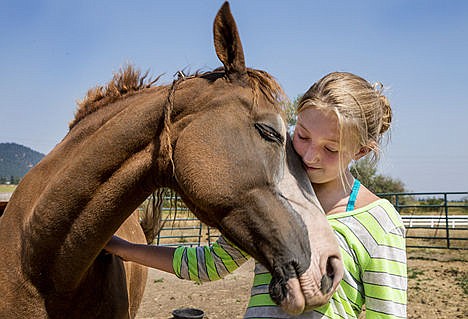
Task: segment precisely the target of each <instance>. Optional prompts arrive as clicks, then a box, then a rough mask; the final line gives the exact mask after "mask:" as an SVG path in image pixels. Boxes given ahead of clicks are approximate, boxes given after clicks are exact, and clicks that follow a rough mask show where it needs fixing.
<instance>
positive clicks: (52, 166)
mask: <svg viewBox="0 0 468 319" xmlns="http://www.w3.org/2000/svg"><path fill="white" fill-rule="evenodd" d="M165 98H166V96H165V94H161V93H155V94H154V96H153V94H151V97H150V98H148V95H147V96H146V97H145V96H141V97H140V96H133V97H130V98H129V99H126V100H125V101H120V102H117V103H127V104H129V105H128V106H126V107H121V109H120V111H119V112H117V113H115V112H114V113H115V114H113V116H112V117H110V118H106V117H105V116H104V113H103V114H99V113H96V114H90V115H88V117H87V118H85V119H83V120H82V123H79V124H78V125H77V126H76V127H75V128H74V129H73V130H72V131H71V132H70V133H69V134H68V135H67V136H66V137H65V139H64V140H63V141H62V142H61V143H60V144H59V145H58V146H57V147H56V148H55V149H54V150H53V151H52V152H51V153H50V154H49V155H48V156H47V157H46V158H45V159H44V161H42V162H41V163H40V164H39V165H38V166H37V167H36V168H34V169H33V170H32V171H31V173H30V175H29V176H27V179H26V180H25V183H26V184H27V183H28V182H29V183H30V184H33V183H35V182H34V180H35V179H36V178H37V177H42V178H45V179H44V180H45V184H43V185H38V187H40V189H38V187H35V188H33V189H28V187H27V186H26V187H22V188H20V191H22V192H23V195H24V197H23V198H28V197H29V199H31V203H33V207H30V210H31V212H32V213H31V215H30V216H29V218H28V220H27V223H26V225H25V228H26V232H25V233H26V236H27V237H28V238H27V241H28V242H29V244H30V245H31V248H30V250H29V254H28V256H29V258H31V261H30V264H31V267H32V269H30V271H31V272H33V273H36V274H37V273H42V274H43V273H44V272H45V271H49V272H50V274H49V275H50V276H54V277H55V278H54V284H55V285H56V287H55V289H59V290H60V289H62V288H63V289H64V290H66V289H70V288H72V287H73V286H76V285H77V284H78V283H79V280H80V276H81V275H83V273H84V271H86V269H87V267H89V265H90V264H91V262H92V261H93V260H94V259H95V258H96V256H97V255H98V254H99V252H100V250H101V249H102V247H103V246H104V244H105V242H106V241H107V240H108V239H109V237H110V236H111V235H112V234H113V233H114V232H115V231H116V230H117V229H118V227H119V226H120V225H121V224H122V223H123V221H124V220H125V219H126V218H127V217H128V216H129V215H130V214H131V213H132V212H133V211H134V209H135V208H136V207H137V206H138V205H139V204H140V203H141V202H142V201H143V200H144V199H145V198H146V197H147V196H148V195H149V194H150V193H151V192H152V191H153V190H154V189H155V187H157V186H160V185H157V184H156V183H157V181H156V180H157V179H160V180H164V179H165V176H164V172H163V171H165V170H166V168H165V167H158V165H159V164H158V163H159V162H160V163H164V161H163V160H161V161H158V156H159V138H158V135H159V133H160V132H161V130H162V127H163V125H162V118H163V111H162V109H163V107H162V106H163V104H164V103H165ZM130 104H132V105H130ZM107 107H108V108H112V107H113V106H112V105H109V106H107ZM103 111H104V110H103ZM99 116H101V119H100V118H99ZM99 121H105V124H104V125H102V126H101V127H99V128H94V126H96V125H95V123H98V122H99ZM87 125H88V126H89V127H88V128H86V126H87ZM155 159H156V160H155ZM158 172H159V174H158ZM34 267H35V268H34ZM52 274H53V275H52ZM72 274H73V275H72Z"/></svg>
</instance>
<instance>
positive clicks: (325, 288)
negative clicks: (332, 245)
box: [320, 258, 335, 294]
mask: <svg viewBox="0 0 468 319" xmlns="http://www.w3.org/2000/svg"><path fill="white" fill-rule="evenodd" d="M326 270H327V273H326V274H325V275H323V277H322V280H321V281H320V291H321V292H322V293H323V294H327V293H329V292H330V290H331V289H332V287H333V277H334V275H335V270H334V269H333V265H332V263H331V261H330V258H328V260H327V268H326Z"/></svg>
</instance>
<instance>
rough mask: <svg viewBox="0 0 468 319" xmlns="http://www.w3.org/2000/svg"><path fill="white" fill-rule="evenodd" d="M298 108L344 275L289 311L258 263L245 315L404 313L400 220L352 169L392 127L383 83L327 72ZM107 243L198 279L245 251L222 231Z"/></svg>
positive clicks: (297, 137) (299, 135) (310, 167)
mask: <svg viewBox="0 0 468 319" xmlns="http://www.w3.org/2000/svg"><path fill="white" fill-rule="evenodd" d="M297 115H298V117H297V124H296V128H295V132H294V137H293V144H294V148H295V149H296V151H297V153H298V154H299V155H300V156H301V158H302V161H303V165H304V168H305V169H306V170H307V173H308V176H309V178H310V181H311V182H312V185H313V187H314V189H315V192H316V194H317V197H318V199H319V201H320V203H321V205H322V207H323V209H324V211H325V212H326V214H327V217H328V220H329V222H330V224H331V226H332V227H333V229H334V231H335V234H336V236H337V238H338V242H339V243H340V247H341V254H342V256H343V261H344V266H345V275H344V278H343V280H342V281H341V283H340V286H339V287H338V289H337V290H336V292H335V293H334V294H333V297H332V298H331V299H330V301H329V302H328V303H327V304H325V305H324V306H322V307H319V308H316V309H314V310H311V311H307V312H305V313H303V314H301V315H300V316H289V315H288V314H286V313H284V312H283V311H282V310H281V308H280V307H279V306H277V305H276V304H275V303H274V302H273V301H272V300H271V298H270V296H269V293H268V285H269V283H270V280H271V275H270V274H269V273H268V271H267V270H266V268H264V267H263V266H262V265H261V264H259V263H257V264H256V266H255V278H254V282H253V287H252V290H251V298H250V301H249V304H248V306H247V310H246V313H245V316H244V318H357V317H358V316H359V314H360V313H361V311H362V308H363V306H364V305H365V309H366V310H365V313H366V317H367V318H406V288H407V277H406V252H405V239H404V227H403V223H402V221H401V219H400V216H399V214H398V212H397V211H396V210H395V208H394V207H393V206H392V205H391V204H390V202H388V201H387V200H385V199H380V198H379V197H377V196H376V195H375V194H373V193H372V192H371V191H369V190H368V189H367V188H366V187H365V186H363V185H361V184H360V182H359V181H358V180H357V179H355V178H354V177H353V176H352V175H351V173H350V170H349V165H350V163H351V162H352V161H354V160H358V159H360V158H361V157H363V156H365V155H368V154H369V155H373V156H374V159H376V158H377V155H378V150H379V143H380V141H381V138H382V136H383V134H384V133H385V132H386V131H387V130H388V129H389V127H390V122H391V119H392V112H391V108H390V105H389V103H388V101H387V99H386V97H385V96H384V95H382V86H380V89H376V88H375V87H373V86H372V85H371V84H370V83H369V82H367V81H366V80H364V79H363V78H361V77H358V76H356V75H354V74H351V73H345V72H334V73H330V74H328V75H326V76H325V77H323V78H322V79H320V80H319V81H318V82H317V83H315V84H314V85H313V86H312V87H311V88H310V89H309V90H308V91H307V92H306V93H305V94H304V96H303V97H302V98H301V100H300V102H299V106H298V109H297ZM106 250H107V251H109V252H111V253H114V254H116V255H118V256H120V257H121V258H123V259H124V260H129V261H134V262H138V263H141V264H144V265H146V266H149V267H153V268H157V269H160V270H164V271H167V272H170V273H174V274H176V275H177V276H178V277H179V278H184V279H190V280H196V281H209V280H217V279H220V278H222V277H224V276H225V275H227V274H229V273H230V272H232V271H234V270H235V269H236V268H238V267H239V266H240V265H241V264H242V263H244V262H245V261H246V260H247V259H248V258H249V257H248V256H247V255H246V254H245V253H244V252H242V251H241V250H239V249H238V248H237V247H235V246H233V245H232V244H230V243H229V242H228V241H227V240H226V239H224V238H223V237H220V238H219V240H218V241H217V242H216V243H215V244H214V245H213V246H210V247H196V248H188V247H178V248H169V247H158V246H146V245H135V244H132V243H129V242H127V241H124V240H122V239H120V238H118V237H114V238H112V239H111V241H110V242H109V244H108V245H107V246H106Z"/></svg>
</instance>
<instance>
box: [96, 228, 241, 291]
mask: <svg viewBox="0 0 468 319" xmlns="http://www.w3.org/2000/svg"><path fill="white" fill-rule="evenodd" d="M104 249H105V250H106V251H108V252H109V253H112V254H114V255H117V256H119V257H120V258H122V259H123V260H125V261H132V262H136V263H139V264H141V265H145V266H148V267H152V268H156V269H159V270H162V271H165V272H168V273H171V274H175V275H176V276H177V277H179V278H181V279H188V280H193V281H197V282H201V281H213V280H218V279H221V278H224V277H225V276H226V275H228V274H230V273H231V272H233V271H234V270H236V269H237V268H239V267H240V266H241V265H242V264H243V263H244V262H246V261H247V260H248V259H249V256H248V255H247V254H246V253H245V252H243V251H242V250H240V249H239V248H237V247H236V246H234V245H233V244H231V243H230V242H228V241H227V240H226V239H224V238H223V237H220V238H219V239H218V240H217V241H216V242H215V243H214V244H213V245H212V246H201V247H184V246H179V247H177V248H172V247H163V246H153V245H144V244H134V243H131V242H128V241H126V240H124V239H122V238H120V237H117V236H112V238H111V240H110V241H109V242H108V244H107V245H106V247H104Z"/></svg>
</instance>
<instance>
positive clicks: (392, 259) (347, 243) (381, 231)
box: [174, 199, 407, 319]
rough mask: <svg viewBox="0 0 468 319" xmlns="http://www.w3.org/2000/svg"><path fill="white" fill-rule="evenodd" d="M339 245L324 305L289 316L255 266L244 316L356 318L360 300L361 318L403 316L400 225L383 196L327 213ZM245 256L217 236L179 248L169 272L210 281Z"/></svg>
mask: <svg viewBox="0 0 468 319" xmlns="http://www.w3.org/2000/svg"><path fill="white" fill-rule="evenodd" d="M327 218H328V221H329V223H330V225H331V226H332V227H333V229H334V231H335V234H336V236H337V238H338V242H339V244H340V247H341V254H342V257H343V262H344V266H345V274H344V277H343V280H342V281H341V283H340V286H339V287H338V289H337V291H336V292H335V293H334V295H333V297H332V299H331V300H330V301H329V302H328V303H327V304H326V305H324V306H322V307H319V308H316V309H314V310H312V311H308V312H305V313H303V314H301V315H300V316H290V315H288V314H286V313H284V312H283V311H282V309H281V308H280V307H278V306H277V305H276V304H275V303H274V302H273V301H272V300H271V298H270V295H269V293H268V286H269V284H270V281H271V275H270V273H269V272H268V270H267V269H266V268H265V267H263V265H261V264H260V263H256V265H255V277H254V282H253V287H252V290H251V297H250V300H249V304H248V307H247V310H246V313H245V316H244V318H250V319H252V318H274V319H279V318H285V319H286V318H300V319H305V318H307V319H315V318H357V317H358V315H359V313H360V312H361V309H362V306H363V305H364V304H365V305H366V317H367V318H389V319H390V318H392V319H394V318H406V298H407V297H406V290H407V277H406V251H405V238H404V234H405V230H404V226H403V223H402V221H401V218H400V215H399V214H398V212H397V211H396V210H395V208H394V207H393V206H392V204H390V202H388V201H387V200H384V199H381V200H378V201H375V202H374V203H371V204H369V205H367V206H365V207H362V208H359V209H356V210H353V211H350V212H344V213H339V214H333V215H329V216H327ZM248 258H249V257H248V256H247V255H246V254H245V253H244V252H242V251H241V250H240V249H238V248H236V247H235V246H233V245H231V244H229V242H227V241H226V240H225V239H223V237H220V239H219V240H218V241H217V242H216V243H215V244H214V245H213V246H211V247H196V248H188V247H179V248H177V250H176V252H175V255H174V271H175V273H176V275H177V276H178V277H179V278H184V279H190V280H196V281H210V280H217V279H220V278H222V277H224V276H225V275H227V274H228V273H230V272H232V271H234V270H235V269H236V268H237V267H239V266H240V265H241V264H242V263H244V262H245V261H246V260H247V259H248Z"/></svg>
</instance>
